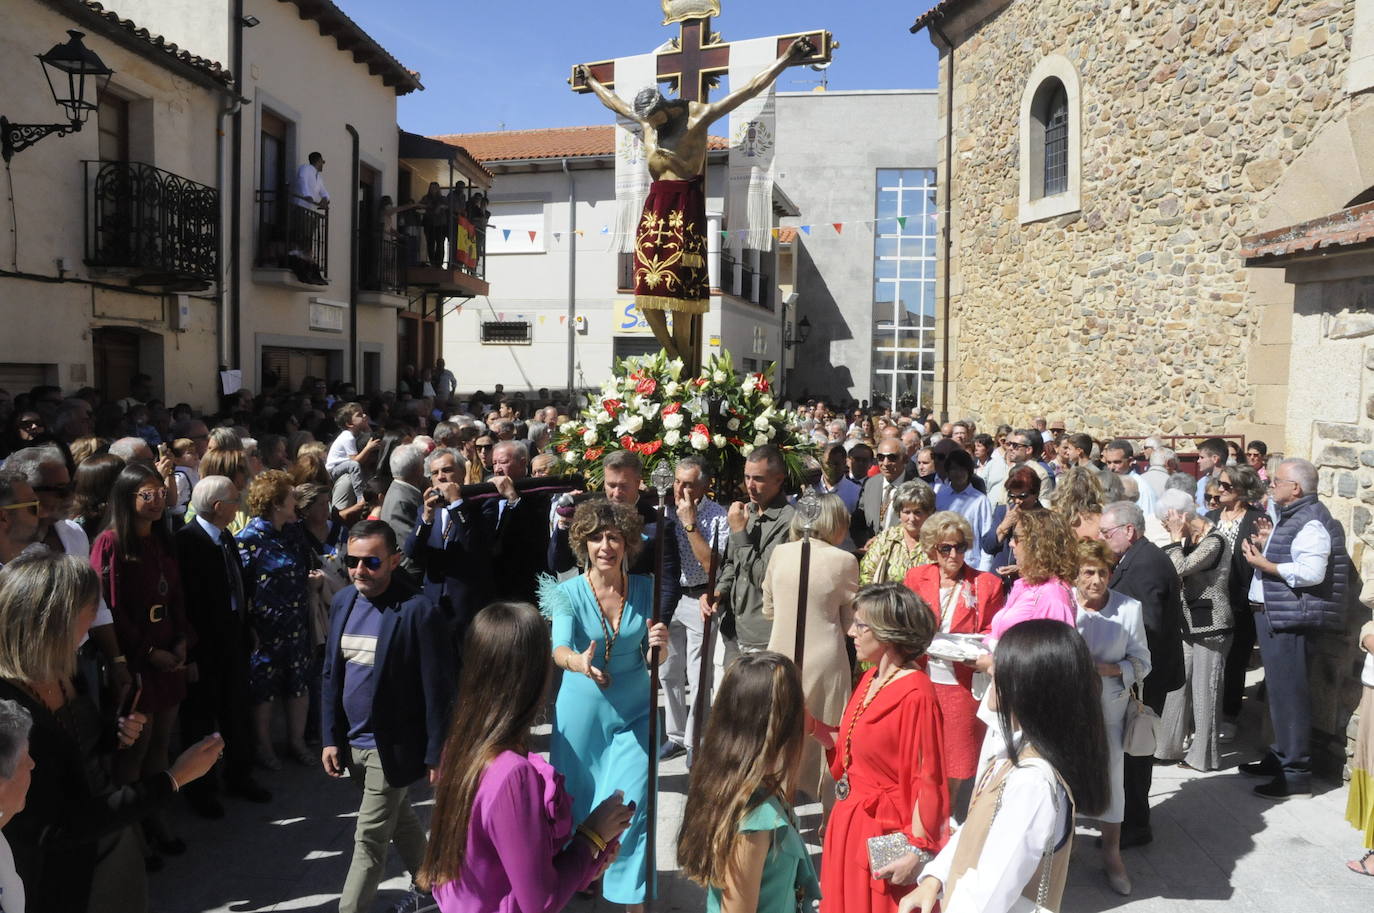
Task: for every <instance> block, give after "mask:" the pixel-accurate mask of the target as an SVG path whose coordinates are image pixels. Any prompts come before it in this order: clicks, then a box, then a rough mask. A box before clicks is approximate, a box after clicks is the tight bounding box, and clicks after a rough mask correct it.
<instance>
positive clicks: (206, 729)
mask: <svg viewBox="0 0 1374 913" xmlns="http://www.w3.org/2000/svg"><path fill="white" fill-rule="evenodd" d="M197 665H198V668H199V671H200V680H199V681H197V682H196V683H195V684H193V685H188V686H187V688H186V700H185V701H183V702H182V705H181V736H182V741H183V742H185V743H186V744H187V745H192V744H194V743H195V742H197V741H199V740H200V739H203V738H204V737H205V736H207V735H209V734H210V733H212V732H218V733H219V734H220V735H222V736H224V760H223V761H222V762H221V763H220V764H218V765H217V767H218V768H221V769H222V771H223V775H224V778H225V779H226V780H228V781H229V782H230V783H235V782H242V781H244V780H247V779H248V778H249V776H250V775H251V773H252V771H253V739H254V736H253V724H252V718H251V713H252V708H253V699H252V696H251V693H250V692H249V690H248V651H247V645H246V644H245V645H244V647H243V650H242V651H224V652H221V653H220V654H219V655H217V656H215V657H213V658H209V662H207V661H206V659H204V658H203V659H201V660H200V661H199V662H198V663H197ZM218 780H219V777H218V776H216V774H215V771H214V770H212V771H211V772H210V774H209V775H208V776H205V777H202V778H200V779H199V780H197V781H195V782H194V783H190V784H188V786H187V788H188V789H191V790H195V789H202V790H205V791H207V792H210V793H214V792H217V791H218V788H219V784H218Z"/></svg>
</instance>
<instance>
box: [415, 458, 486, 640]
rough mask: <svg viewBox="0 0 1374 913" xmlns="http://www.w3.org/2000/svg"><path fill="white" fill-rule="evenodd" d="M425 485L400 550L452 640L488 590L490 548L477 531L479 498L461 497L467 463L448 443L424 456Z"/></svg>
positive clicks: (479, 526) (458, 636)
mask: <svg viewBox="0 0 1374 913" xmlns="http://www.w3.org/2000/svg"><path fill="white" fill-rule="evenodd" d="M424 465H425V469H426V470H427V471H428V473H429V484H430V488H429V490H428V491H426V492H425V493H424V506H423V507H422V508H421V510H420V518H419V522H418V523H417V524H416V525H415V527H414V528H413V529H412V530H411V531H410V533H409V534H408V535H407V536H406V540H405V554H406V556H407V558H408V559H409V560H410V561H411V562H412V563H413V565H414V566H415V569H416V571H417V573H418V574H419V576H420V579H421V580H422V581H423V583H424V590H425V595H426V596H428V597H429V598H430V600H431V601H432V602H433V603H434V604H435V605H436V606H438V607H439V608H440V610H441V611H443V613H444V614H445V616H447V618H448V620H449V623H450V624H451V625H452V626H453V637H454V643H455V644H456V645H461V644H462V639H463V633H464V632H465V631H466V630H467V626H468V623H469V622H470V621H472V617H473V616H474V615H476V614H477V613H478V612H479V611H481V610H482V607H483V606H485V605H486V602H487V598H488V596H489V595H490V593H491V587H492V581H491V553H490V551H489V550H488V542H487V539H486V537H485V536H484V535H483V534H482V532H481V529H482V507H481V504H482V502H480V501H473V500H467V501H465V500H463V499H462V498H461V497H460V496H459V488H460V486H461V485H462V484H463V479H464V477H465V476H466V474H467V469H468V463H467V460H465V459H463V456H462V454H460V453H459V452H458V451H457V450H454V449H453V448H452V447H439V448H437V449H436V450H434V451H433V452H431V453H430V454H429V456H428V457H426V458H425V463H424Z"/></svg>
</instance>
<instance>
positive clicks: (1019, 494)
mask: <svg viewBox="0 0 1374 913" xmlns="http://www.w3.org/2000/svg"><path fill="white" fill-rule="evenodd" d="M1029 497H1030V492H1028V491H1009V492H1007V500H1008V501H1024V500H1026V499H1027V498H1029Z"/></svg>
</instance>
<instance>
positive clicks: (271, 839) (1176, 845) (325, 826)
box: [152, 727, 1374, 913]
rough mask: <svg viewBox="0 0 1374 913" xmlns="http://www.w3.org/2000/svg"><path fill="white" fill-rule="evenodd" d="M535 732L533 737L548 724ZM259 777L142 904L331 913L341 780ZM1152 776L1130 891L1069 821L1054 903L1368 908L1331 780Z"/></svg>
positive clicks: (671, 780) (698, 896) (812, 822)
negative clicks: (1280, 784) (1309, 791)
mask: <svg viewBox="0 0 1374 913" xmlns="http://www.w3.org/2000/svg"><path fill="white" fill-rule="evenodd" d="M1252 731H1253V730H1252ZM540 733H541V737H540V738H539V740H538V742H539V744H540V745H541V747H542V744H543V742H544V741H545V738H544V735H546V734H547V727H542V728H541V730H540ZM1248 757H1249V755H1242V754H1241V753H1239V751H1235V752H1231V753H1230V754H1229V755H1228V757H1227V758H1226V761H1225V763H1226V764H1227V765H1228V766H1229V767H1233V766H1234V765H1235V764H1236V763H1238V762H1239V761H1241V760H1247V759H1248ZM661 779H662V787H663V790H664V792H663V796H662V800H661V811H662V814H661V818H660V820H661V822H662V823H661V826H660V848H659V870H660V871H661V872H663V873H664V876H663V879H662V884H663V889H664V891H663V893H664V901H663V902H661V903H660V904H658V907H657V909H659V910H660V911H673V913H676V911H700V910H702V909H704V900H703V894H702V892H701V890H700V889H698V888H697V887H696V886H695V885H693V884H691V883H689V882H686V881H685V880H679V879H678V878H676V877H675V876H673V875H672V874H671V873H672V871H673V869H674V868H675V866H674V864H673V838H674V836H675V834H676V829H677V825H678V822H679V820H680V817H681V810H682V802H683V792H684V791H685V789H686V785H687V775H686V768H685V766H684V763H683V760H682V759H677V760H674V761H672V762H669V763H667V764H665V765H663V772H662V775H661ZM262 780H263V782H264V783H266V784H269V785H270V786H271V788H272V789H273V790H274V791H275V793H276V795H277V801H276V802H275V803H274V804H273V805H271V806H269V807H263V806H257V805H251V804H248V803H244V802H239V801H232V800H231V801H230V802H229V803H228V806H227V807H228V810H229V814H228V816H227V817H226V818H225V820H223V821H218V822H209V821H202V820H201V819H199V818H196V817H194V816H193V815H191V814H190V813H189V812H187V811H186V810H185V809H184V808H178V810H177V812H176V820H177V825H178V826H179V827H180V829H181V833H182V834H183V836H184V837H185V838H186V840H187V842H188V843H189V844H190V846H191V849H190V851H189V852H188V854H187V855H186V856H184V857H182V858H180V859H169V860H168V865H167V868H166V869H165V870H164V871H163V872H161V873H160V874H158V875H156V876H153V878H152V895H153V907H152V909H153V913H220V911H226V913H264V911H308V913H326V911H328V913H333V911H334V910H335V909H336V903H337V898H338V893H337V892H338V889H339V887H340V886H341V885H342V884H343V879H344V873H345V872H346V871H347V869H348V862H349V858H350V856H351V853H352V834H353V817H354V812H355V811H356V808H357V802H356V794H355V793H354V791H353V787H352V785H351V784H350V783H349V782H347V781H346V780H345V781H333V780H329V779H328V778H326V777H325V776H324V774H323V773H321V772H320V771H319V770H318V769H312V770H306V769H304V768H301V767H296V766H294V765H292V766H290V767H289V768H288V769H286V770H283V771H282V772H280V773H276V774H271V773H264V774H263V776H262ZM1154 782H1155V788H1154V803H1155V819H1154V832H1155V842H1154V843H1153V844H1152V845H1151V846H1148V847H1145V848H1143V849H1135V850H1130V851H1129V852H1128V853H1127V856H1126V858H1127V865H1128V866H1129V868H1130V871H1131V875H1132V877H1133V878H1134V880H1135V894H1134V896H1132V897H1131V898H1129V899H1128V900H1126V902H1119V901H1121V898H1118V897H1117V896H1116V895H1114V894H1112V893H1111V891H1110V889H1108V888H1107V886H1106V883H1105V882H1104V881H1103V879H1102V876H1101V872H1100V864H1099V862H1098V858H1097V851H1096V849H1095V848H1094V845H1093V838H1094V836H1095V832H1094V831H1093V829H1092V827H1091V825H1090V824H1081V825H1080V828H1079V838H1078V841H1077V845H1076V846H1075V854H1074V863H1073V869H1072V875H1071V878H1070V885H1069V889H1068V893H1067V895H1066V899H1065V904H1064V909H1065V910H1066V911H1069V913H1098V911H1104V910H1111V909H1116V910H1121V911H1126V913H1164V911H1171V913H1172V911H1214V910H1226V911H1256V913H1276V911H1283V910H1288V909H1294V908H1299V907H1300V908H1301V909H1311V910H1317V911H1321V913H1368V911H1369V910H1371V909H1374V879H1362V878H1360V877H1358V876H1356V875H1354V874H1352V873H1350V872H1347V871H1346V870H1345V868H1344V867H1343V865H1342V862H1343V860H1345V859H1348V858H1351V857H1352V856H1353V855H1355V854H1356V853H1357V851H1358V842H1357V835H1356V833H1355V831H1354V830H1353V829H1352V828H1350V827H1349V826H1348V825H1346V824H1345V822H1344V811H1345V798H1346V794H1345V789H1344V787H1343V786H1342V787H1337V786H1335V785H1334V784H1330V783H1322V784H1321V785H1320V786H1319V792H1318V795H1316V796H1315V797H1313V798H1312V799H1310V800H1301V799H1298V800H1290V801H1288V802H1285V803H1279V804H1275V803H1272V802H1269V801H1267V800H1263V799H1259V798H1256V797H1254V796H1252V795H1251V794H1250V788H1251V787H1252V786H1253V785H1254V781H1253V780H1251V779H1250V778H1248V777H1244V776H1241V775H1239V774H1237V773H1236V772H1235V771H1234V770H1227V771H1221V772H1217V773H1213V774H1197V773H1193V772H1191V771H1187V770H1183V769H1180V768H1177V767H1173V766H1161V767H1157V768H1156V773H1155V781H1154ZM414 795H415V800H416V804H417V806H419V808H420V811H421V814H422V816H425V817H427V816H428V814H429V810H430V808H431V805H432V799H431V796H430V791H429V789H428V788H416V789H415V791H414ZM801 812H802V815H803V826H804V827H808V828H810V829H811V834H810V835H809V836H811V837H812V838H814V830H815V827H816V825H817V824H818V823H819V821H818V816H819V813H820V807H819V805H815V806H805V807H803V808H802V809H801ZM818 849H819V848H817V851H818ZM389 872H390V876H391V877H389V878H388V880H387V881H386V882H384V884H383V889H384V890H383V893H382V895H381V897H379V899H378V905H377V909H378V910H385V909H386V908H387V904H388V902H394V901H395V900H397V899H399V898H400V896H401V892H402V891H403V890H404V889H405V888H406V886H407V879H406V878H405V876H404V875H403V873H402V871H401V868H400V864H399V861H398V860H397V859H396V857H395V856H394V855H393V857H392V865H391V868H390V870H389ZM613 909H614V908H613V907H612V905H610V904H607V903H605V902H602V901H587V900H577V901H574V903H573V904H572V905H571V906H570V907H569V910H572V911H576V913H593V911H596V913H610V911H611V910H613Z"/></svg>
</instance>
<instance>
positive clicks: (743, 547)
mask: <svg viewBox="0 0 1374 913" xmlns="http://www.w3.org/2000/svg"><path fill="white" fill-rule="evenodd" d="M885 443H886V442H885ZM892 443H895V444H896V445H897V448H898V451H897V452H898V453H899V454H900V453H901V446H902V445H901V442H900V441H896V440H895V439H893V440H892ZM899 459H900V457H899ZM786 478H787V468H786V464H784V463H783V459H782V454H781V453H780V452H779V451H778V449H777V448H776V447H773V446H772V445H765V446H763V447H757V448H755V449H754V450H753V452H751V453H750V454H749V459H748V460H746V461H745V463H744V488H745V490H746V491H747V492H749V503H748V504H745V503H744V502H743V501H736V502H734V503H733V504H731V505H730V509H729V510H728V511H727V512H726V515H725V516H726V522H727V523H729V525H730V542H729V546H728V548H727V551H726V553H725V561H724V562H722V564H721V568H720V575H719V576H718V577H717V578H716V591H715V592H714V593H705V594H703V595H702V597H701V609H702V611H703V612H705V613H706V614H707V615H711V614H713V613H715V612H716V611H718V610H724V611H725V612H727V613H728V614H727V615H725V616H724V617H722V618H721V623H720V632H721V635H722V636H723V637H724V638H725V665H726V667H729V665H730V663H731V662H732V661H733V660H734V658H735V657H736V656H737V655H739V654H740V653H756V652H758V651H760V650H766V649H768V638H769V635H771V634H772V630H773V623H772V622H771V621H769V620H768V619H766V618H764V617H763V578H764V575H765V574H766V573H767V571H768V559H769V558H770V557H772V555H773V549H774V548H775V547H776V546H777V545H778V544H779V543H782V542H786V541H787V536H788V533H789V531H790V529H791V526H792V515H793V514H794V513H795V511H794V510H793V508H792V505H791V504H789V503H787V493H786V492H785V491H783V487H782V486H783V482H784V480H785V479H786Z"/></svg>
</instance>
